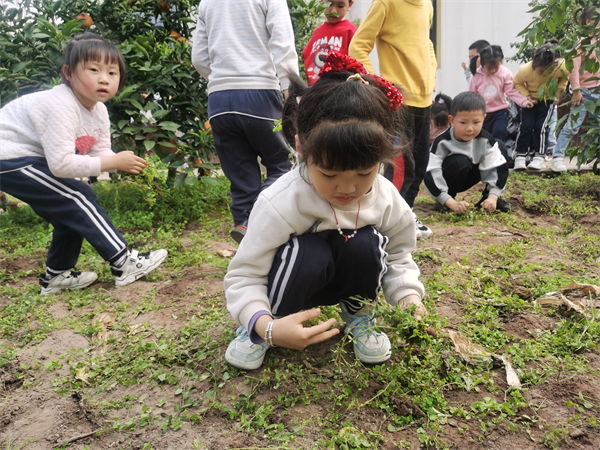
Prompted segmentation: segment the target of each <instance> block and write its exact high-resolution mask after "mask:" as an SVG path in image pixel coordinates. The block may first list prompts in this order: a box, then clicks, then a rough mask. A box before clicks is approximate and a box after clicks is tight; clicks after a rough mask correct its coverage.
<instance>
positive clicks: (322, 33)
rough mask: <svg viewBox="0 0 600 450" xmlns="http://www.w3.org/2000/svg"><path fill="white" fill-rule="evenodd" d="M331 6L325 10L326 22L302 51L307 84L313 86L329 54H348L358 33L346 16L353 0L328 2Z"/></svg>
mask: <svg viewBox="0 0 600 450" xmlns="http://www.w3.org/2000/svg"><path fill="white" fill-rule="evenodd" d="M324 3H326V4H327V3H328V4H329V6H327V7H326V8H325V17H326V19H327V20H326V22H325V23H324V24H323V25H321V26H320V27H319V28H317V29H316V30H315V32H314V33H313V35H312V37H311V38H310V41H308V44H306V47H304V50H302V57H303V58H304V67H305V68H306V82H307V84H308V85H309V86H312V85H313V84H314V83H315V81H317V78H319V72H320V71H321V67H323V64H324V63H325V58H326V57H327V54H328V53H329V52H330V51H332V50H335V51H337V52H340V53H343V54H344V55H347V54H348V46H349V45H350V41H351V40H352V37H353V36H354V33H356V26H355V25H354V24H353V23H352V22H350V21H349V20H344V16H345V15H346V13H347V12H348V11H349V10H350V8H351V7H352V4H353V3H354V1H353V0H334V1H331V2H330V1H327V2H324Z"/></svg>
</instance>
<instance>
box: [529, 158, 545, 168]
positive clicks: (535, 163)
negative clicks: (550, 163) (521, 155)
mask: <svg viewBox="0 0 600 450" xmlns="http://www.w3.org/2000/svg"><path fill="white" fill-rule="evenodd" d="M527 168H528V169H529V170H542V169H543V168H544V157H543V156H536V157H534V158H533V159H532V160H531V162H530V163H529V165H528V166H527Z"/></svg>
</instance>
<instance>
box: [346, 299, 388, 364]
mask: <svg viewBox="0 0 600 450" xmlns="http://www.w3.org/2000/svg"><path fill="white" fill-rule="evenodd" d="M340 308H342V312H341V313H340V317H341V318H342V320H343V321H344V322H346V329H345V330H344V332H345V333H346V334H351V335H352V342H353V344H354V355H355V356H356V359H358V360H359V361H362V362H364V363H367V364H379V363H382V362H384V361H387V360H388V359H390V356H392V345H391V344H390V340H389V338H388V337H387V335H386V334H385V333H382V332H377V331H375V330H374V327H375V324H376V322H375V319H374V318H373V311H372V308H371V307H370V306H369V305H367V306H364V307H363V308H361V309H360V310H359V311H357V312H356V314H350V312H349V311H348V307H347V306H346V305H345V304H344V303H343V302H341V303H340Z"/></svg>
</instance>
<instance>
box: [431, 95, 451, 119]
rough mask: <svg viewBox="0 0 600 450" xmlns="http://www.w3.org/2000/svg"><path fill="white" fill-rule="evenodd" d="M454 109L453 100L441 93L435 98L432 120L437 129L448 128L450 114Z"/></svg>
mask: <svg viewBox="0 0 600 450" xmlns="http://www.w3.org/2000/svg"><path fill="white" fill-rule="evenodd" d="M451 108H452V99H451V98H450V97H448V96H447V95H445V94H442V93H441V92H440V93H439V94H438V95H436V96H435V99H434V100H433V104H432V105H431V120H433V123H434V124H435V126H436V127H447V126H448V114H450V109H451Z"/></svg>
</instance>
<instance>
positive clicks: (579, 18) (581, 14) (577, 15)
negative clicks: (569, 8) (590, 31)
mask: <svg viewBox="0 0 600 450" xmlns="http://www.w3.org/2000/svg"><path fill="white" fill-rule="evenodd" d="M595 11H596V6H595V5H589V6H586V7H583V6H582V7H580V8H577V9H576V10H575V11H574V12H573V22H574V23H576V24H577V25H579V26H580V27H585V25H586V22H587V21H588V20H590V19H591V18H592V17H593V15H594V12H595Z"/></svg>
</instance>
